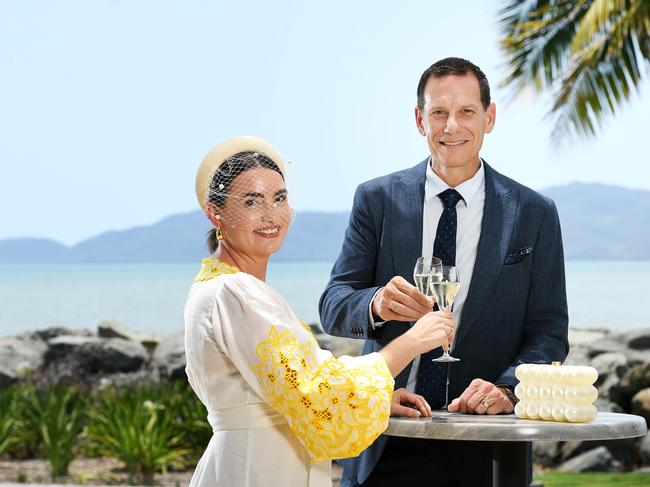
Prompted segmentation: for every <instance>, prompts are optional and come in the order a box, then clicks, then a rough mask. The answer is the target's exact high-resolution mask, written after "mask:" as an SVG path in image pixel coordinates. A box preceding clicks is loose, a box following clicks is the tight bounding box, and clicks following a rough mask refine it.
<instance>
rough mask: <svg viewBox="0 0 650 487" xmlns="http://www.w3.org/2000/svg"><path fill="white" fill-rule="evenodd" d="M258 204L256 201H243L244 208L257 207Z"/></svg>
mask: <svg viewBox="0 0 650 487" xmlns="http://www.w3.org/2000/svg"><path fill="white" fill-rule="evenodd" d="M259 203H260V202H259V201H257V200H246V201H244V204H245V205H246V206H257V205H259Z"/></svg>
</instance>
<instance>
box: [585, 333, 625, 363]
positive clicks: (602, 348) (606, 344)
mask: <svg viewBox="0 0 650 487" xmlns="http://www.w3.org/2000/svg"><path fill="white" fill-rule="evenodd" d="M627 350H628V348H627V346H626V345H625V344H624V343H623V342H622V341H620V340H618V339H616V338H614V337H609V336H608V337H605V338H601V339H600V340H596V341H594V342H591V343H589V344H588V345H587V355H589V358H594V357H596V356H597V355H600V354H602V353H609V352H620V353H626V352H627Z"/></svg>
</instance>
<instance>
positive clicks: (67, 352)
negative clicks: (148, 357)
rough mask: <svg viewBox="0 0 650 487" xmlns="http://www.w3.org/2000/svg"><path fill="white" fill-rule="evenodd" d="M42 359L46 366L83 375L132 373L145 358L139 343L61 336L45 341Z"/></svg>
mask: <svg viewBox="0 0 650 487" xmlns="http://www.w3.org/2000/svg"><path fill="white" fill-rule="evenodd" d="M48 345H49V347H48V349H47V352H46V353H45V361H46V364H47V366H48V367H57V368H59V369H62V370H63V369H67V370H69V371H71V372H74V370H75V369H76V370H77V372H78V373H80V374H82V375H93V374H97V373H109V374H110V373H114V372H133V371H136V370H138V369H139V368H140V367H141V366H142V364H143V363H144V360H145V350H144V348H143V347H142V345H141V344H139V343H135V342H132V341H130V340H125V339H123V338H99V337H85V336H60V337H57V338H54V339H52V340H50V341H49V342H48Z"/></svg>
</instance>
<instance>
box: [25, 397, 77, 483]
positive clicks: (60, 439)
mask: <svg viewBox="0 0 650 487" xmlns="http://www.w3.org/2000/svg"><path fill="white" fill-rule="evenodd" d="M27 391H28V393H27V394H28V403H27V404H28V405H27V409H28V414H29V417H28V418H26V421H27V423H29V424H30V425H31V429H33V428H34V425H35V427H36V429H37V431H38V433H39V436H40V438H39V439H40V444H41V448H40V451H41V453H42V454H43V457H45V459H47V461H48V462H49V464H50V469H51V475H52V478H53V479H54V478H56V477H58V476H61V475H67V473H68V466H69V465H70V463H71V462H72V460H74V458H75V457H76V456H77V454H78V452H79V444H80V439H81V437H82V435H83V433H84V427H85V424H86V409H87V406H88V400H87V396H86V395H84V394H82V393H80V392H79V391H78V390H77V389H76V388H74V387H72V386H54V387H52V388H50V389H49V390H47V391H36V390H35V389H33V388H30V389H27Z"/></svg>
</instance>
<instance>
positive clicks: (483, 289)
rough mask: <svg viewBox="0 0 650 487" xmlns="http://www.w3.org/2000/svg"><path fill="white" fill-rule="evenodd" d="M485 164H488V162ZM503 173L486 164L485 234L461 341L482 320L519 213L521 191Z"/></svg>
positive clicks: (478, 256)
mask: <svg viewBox="0 0 650 487" xmlns="http://www.w3.org/2000/svg"><path fill="white" fill-rule="evenodd" d="M484 164H485V163H484ZM503 182H504V181H503V178H502V176H501V175H500V174H499V173H497V172H496V171H494V170H493V169H492V168H491V167H490V166H488V165H487V164H485V204H484V209H483V220H482V222H481V237H480V238H479V243H478V249H477V253H476V262H475V264H474V271H473V272H472V282H471V284H470V288H469V292H468V294H467V298H466V300H465V305H464V306H463V315H462V317H461V323H460V324H459V328H458V338H457V340H458V341H459V342H460V341H461V340H462V339H463V337H464V336H465V335H467V333H468V331H469V329H470V328H471V327H472V326H474V325H475V324H476V323H478V322H480V319H479V315H480V312H481V309H482V308H483V306H484V305H485V302H486V300H487V298H488V296H489V295H490V291H491V290H492V287H493V286H494V284H495V282H496V280H497V278H498V276H499V273H500V272H501V269H502V267H503V261H504V259H505V256H506V253H507V250H508V245H509V243H510V237H511V235H512V230H513V226H514V221H515V215H516V212H517V204H518V193H517V192H516V191H512V190H511V189H510V188H507V187H506V186H505V185H504V184H503Z"/></svg>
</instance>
